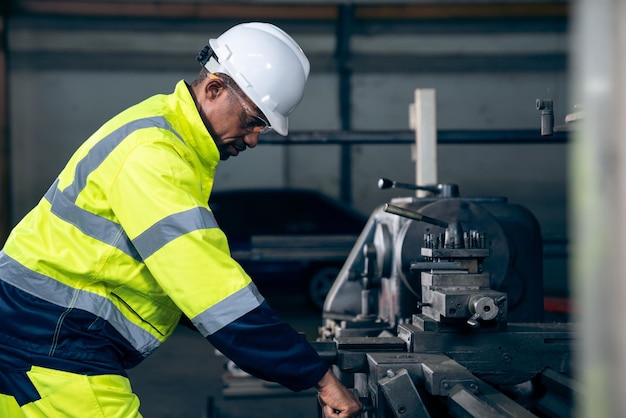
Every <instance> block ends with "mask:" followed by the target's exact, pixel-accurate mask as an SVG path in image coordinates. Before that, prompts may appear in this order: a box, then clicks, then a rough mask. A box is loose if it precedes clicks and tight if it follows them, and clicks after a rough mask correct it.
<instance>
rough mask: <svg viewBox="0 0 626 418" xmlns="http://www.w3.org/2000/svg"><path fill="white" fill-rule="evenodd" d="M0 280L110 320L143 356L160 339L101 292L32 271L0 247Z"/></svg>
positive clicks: (60, 304)
mask: <svg viewBox="0 0 626 418" xmlns="http://www.w3.org/2000/svg"><path fill="white" fill-rule="evenodd" d="M0 270H1V271H2V272H3V273H4V275H3V277H0V280H3V281H5V282H7V283H9V284H11V285H12V286H15V287H17V288H18V289H20V290H23V291H24V292H27V293H29V294H31V295H33V296H36V297H38V298H40V299H43V300H45V301H47V302H50V303H53V304H55V305H58V306H63V307H65V308H77V309H82V310H84V311H87V312H89V313H91V314H93V315H96V316H98V317H100V318H103V319H104V320H106V321H107V322H108V323H110V324H111V325H112V326H113V327H114V328H115V329H116V330H117V331H118V332H119V333H120V334H121V335H122V336H123V337H124V338H125V339H126V340H127V341H128V342H129V343H130V344H131V345H132V346H133V347H134V348H135V350H137V351H138V352H139V353H141V354H142V355H143V356H144V357H147V356H148V355H149V354H150V353H152V352H153V351H154V350H156V349H157V348H158V347H159V346H160V345H161V343H160V342H159V340H158V339H157V338H155V337H154V336H153V335H151V334H150V333H149V332H147V331H145V330H143V329H142V328H140V327H139V326H137V325H135V324H134V323H132V322H131V321H129V320H128V319H126V317H125V316H124V315H122V313H121V312H120V311H119V310H118V309H117V308H116V307H115V305H113V303H112V302H111V301H110V300H109V299H107V298H105V297H104V296H100V295H97V294H95V293H92V292H87V291H85V290H80V289H75V288H73V287H71V286H68V285H66V284H63V283H61V282H58V281H56V280H54V279H52V278H50V277H48V276H45V275H43V274H40V273H37V272H34V271H32V270H30V269H28V268H26V267H24V266H23V265H21V264H20V263H18V262H17V261H15V260H14V259H12V258H11V257H9V256H8V255H7V254H6V253H5V252H4V251H0Z"/></svg>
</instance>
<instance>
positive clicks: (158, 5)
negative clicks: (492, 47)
mask: <svg viewBox="0 0 626 418" xmlns="http://www.w3.org/2000/svg"><path fill="white" fill-rule="evenodd" d="M9 7H10V12H11V13H17V14H28V15H65V16H98V17H142V18H196V19H208V18H211V19H223V18H234V19H296V20H298V19H305V20H336V19H337V18H338V16H339V7H340V5H339V4H329V3H323V4H311V3H296V2H293V3H290V4H280V3H264V4H259V3H258V2H255V3H251V2H248V3H226V2H224V3H198V2H197V1H193V2H192V1H180V2H166V1H159V2H142V1H126V2H111V1H99V0H94V1H85V0H75V1H71V0H65V1H46V0H14V1H13V3H11V5H10V6H9ZM568 13H569V4H568V3H567V2H558V1H556V2H554V1H552V2H551V1H540V0H537V1H536V2H528V1H520V2H512V1H502V2H499V3H492V2H490V3H482V2H475V3H442V2H432V3H426V2H421V3H419V4H411V3H409V4H401V5H398V4H384V3H382V2H381V3H380V4H354V16H355V18H356V19H357V20H359V19H365V20H369V19H382V20H411V19H458V18H470V19H471V18H509V17H510V18H522V17H562V16H567V14H568Z"/></svg>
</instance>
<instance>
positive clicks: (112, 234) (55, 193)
mask: <svg viewBox="0 0 626 418" xmlns="http://www.w3.org/2000/svg"><path fill="white" fill-rule="evenodd" d="M145 128H161V129H166V130H168V131H170V132H172V133H173V134H174V135H176V137H178V138H179V139H180V140H181V142H183V143H184V140H183V139H182V137H181V136H180V135H179V134H178V133H177V132H176V131H175V130H174V129H173V128H172V126H171V125H170V123H169V122H168V121H167V119H165V118H164V117H162V116H155V117H150V118H144V119H139V120H135V121H132V122H129V123H127V124H125V125H122V126H121V127H119V128H117V129H116V130H114V131H113V132H111V133H110V134H108V135H107V136H105V137H104V138H102V139H101V140H99V141H98V142H97V143H96V144H95V145H94V146H93V148H91V149H90V150H89V152H88V153H87V155H86V156H85V157H84V158H83V159H82V160H81V161H79V162H78V164H77V165H76V168H75V174H74V181H73V182H72V184H70V185H69V186H68V187H66V188H65V189H64V190H60V189H59V188H58V183H59V181H58V179H57V180H56V181H55V182H54V184H53V185H52V186H51V187H50V189H48V191H47V192H46V194H45V196H44V197H45V198H46V200H48V201H49V202H50V205H51V212H52V213H54V214H55V215H57V216H58V217H59V218H61V219H63V220H64V221H66V222H68V223H70V224H72V225H74V226H75V227H76V228H78V229H79V230H80V231H81V232H82V233H83V234H85V235H87V236H90V237H92V238H95V239H97V240H99V241H101V242H104V243H106V244H108V245H111V246H113V247H116V248H117V249H119V250H120V251H123V252H124V253H125V254H127V255H129V256H130V257H132V258H133V259H135V260H137V261H143V260H142V258H141V256H140V255H139V253H138V252H137V250H136V249H135V247H134V246H133V244H132V243H131V241H130V239H129V237H128V235H127V234H126V232H125V231H124V230H123V229H122V227H121V226H120V225H119V224H117V223H115V222H113V221H111V220H109V219H106V218H103V217H102V216H98V215H96V214H94V213H91V212H89V211H87V210H85V209H82V208H80V207H78V206H76V204H75V203H76V199H77V197H78V195H79V194H80V192H81V191H83V189H84V188H85V186H86V184H87V177H88V176H89V174H91V173H92V172H93V171H94V170H96V169H97V168H98V167H99V166H100V164H102V162H103V161H104V160H105V159H106V158H107V157H108V156H109V155H110V154H111V152H112V151H113V150H114V149H115V148H116V147H117V146H118V145H119V144H120V143H121V142H122V141H123V140H124V139H125V138H126V137H128V135H130V134H132V133H133V132H135V131H137V130H139V129H145ZM213 222H214V221H213ZM165 244H166V243H163V245H165ZM155 251H156V250H155ZM152 252H153V251H152Z"/></svg>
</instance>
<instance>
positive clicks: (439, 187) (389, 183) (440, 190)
mask: <svg viewBox="0 0 626 418" xmlns="http://www.w3.org/2000/svg"><path fill="white" fill-rule="evenodd" d="M378 188H379V189H395V188H400V189H409V190H424V191H427V192H431V193H432V194H434V195H438V196H441V197H459V186H458V185H457V184H433V185H429V186H417V185H415V184H409V183H398V182H397V181H393V180H390V179H387V178H380V179H378Z"/></svg>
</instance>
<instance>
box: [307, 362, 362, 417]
mask: <svg viewBox="0 0 626 418" xmlns="http://www.w3.org/2000/svg"><path fill="white" fill-rule="evenodd" d="M317 389H318V391H319V393H318V399H319V402H320V405H321V406H322V410H323V411H324V416H325V417H326V418H335V417H340V418H351V417H352V418H354V417H357V416H358V414H359V412H361V408H362V405H361V402H359V400H358V399H356V398H355V397H354V396H353V395H352V393H350V391H349V390H348V389H347V388H346V387H345V386H344V385H342V384H341V382H340V381H339V379H337V377H336V376H335V375H334V374H333V373H332V372H331V371H330V370H329V371H327V372H326V374H325V375H324V376H323V377H322V380H320V381H319V383H318V384H317Z"/></svg>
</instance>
